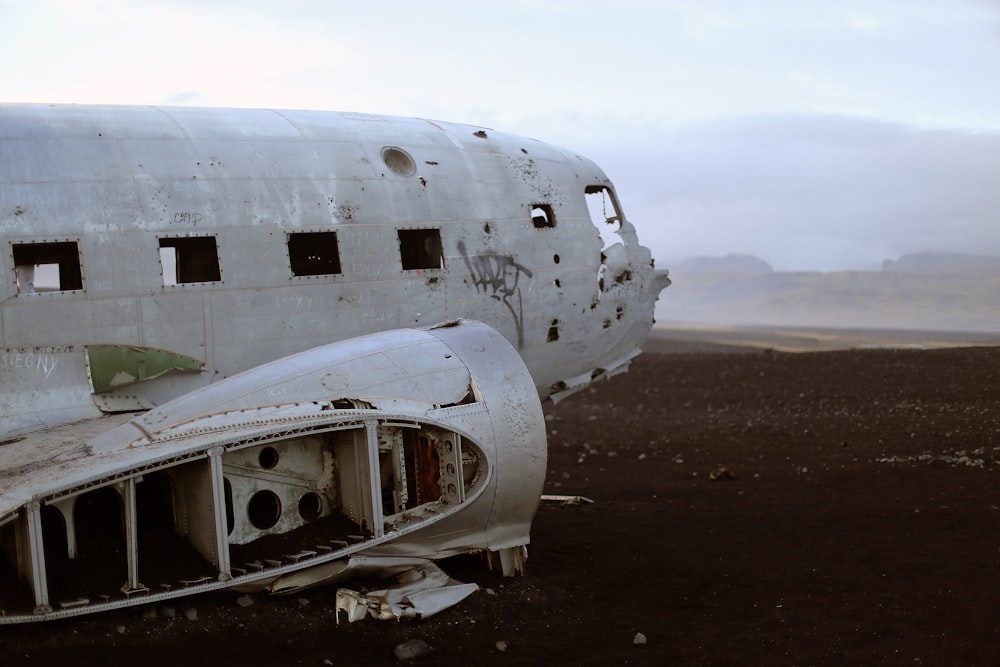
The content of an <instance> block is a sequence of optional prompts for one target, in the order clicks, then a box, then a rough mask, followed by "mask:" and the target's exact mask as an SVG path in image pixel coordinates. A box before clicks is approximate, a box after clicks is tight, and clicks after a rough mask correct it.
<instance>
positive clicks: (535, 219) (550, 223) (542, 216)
mask: <svg viewBox="0 0 1000 667" xmlns="http://www.w3.org/2000/svg"><path fill="white" fill-rule="evenodd" d="M531 224H533V225H534V226H535V229H551V228H553V227H555V226H556V214H555V212H554V211H553V210H552V206H551V205H549V204H532V205H531Z"/></svg>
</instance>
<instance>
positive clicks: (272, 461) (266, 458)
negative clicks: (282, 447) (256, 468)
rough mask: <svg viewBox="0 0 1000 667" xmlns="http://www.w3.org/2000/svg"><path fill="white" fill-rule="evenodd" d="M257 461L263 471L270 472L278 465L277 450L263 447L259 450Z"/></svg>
mask: <svg viewBox="0 0 1000 667" xmlns="http://www.w3.org/2000/svg"><path fill="white" fill-rule="evenodd" d="M257 461H258V462H259V463H260V467H261V468H263V469H264V470H270V469H271V468H273V467H274V466H276V465H278V450H277V449H275V448H274V447H265V448H264V449H262V450H260V454H259V455H258V457H257Z"/></svg>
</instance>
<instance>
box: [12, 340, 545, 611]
mask: <svg viewBox="0 0 1000 667" xmlns="http://www.w3.org/2000/svg"><path fill="white" fill-rule="evenodd" d="M407 358H411V359H417V360H419V361H418V362H417V363H418V367H419V371H418V372H416V373H414V372H412V370H413V368H412V365H409V364H405V360H406V359H407ZM376 369H377V370H376ZM404 371H406V372H404ZM331 383H336V386H337V388H338V389H340V390H343V391H345V392H347V393H344V394H331V391H330V390H329V388H328V387H329V386H330V385H331ZM331 396H337V397H338V398H331ZM290 397H294V400H289V399H290ZM456 397H457V399H458V400H457V401H456ZM106 419H107V420H108V421H107V422H106V423H105V424H104V425H103V426H104V427H105V428H106V429H107V430H104V431H103V432H100V431H99V430H98V433H97V434H96V435H90V437H88V438H87V440H85V441H84V442H79V441H78V440H77V437H79V436H81V435H83V436H87V435H88V434H90V433H92V431H93V430H94V427H93V426H92V425H94V424H96V423H98V422H100V421H103V420H96V421H91V422H85V424H87V425H88V426H90V427H91V430H90V431H88V430H79V429H74V427H72V426H67V427H62V429H55V430H54V431H51V432H48V434H47V435H46V437H45V438H41V436H39V435H30V436H25V437H24V438H23V439H21V440H20V441H18V442H10V443H8V444H6V445H4V446H3V447H0V465H2V470H3V471H4V472H3V482H4V483H3V491H2V493H0V546H2V551H3V552H4V553H6V554H7V555H8V556H9V557H10V561H11V563H12V564H14V565H15V567H12V568H9V569H8V570H6V571H3V575H4V576H3V580H2V581H0V609H3V611H4V612H5V614H4V615H3V616H0V623H13V622H22V621H26V620H41V619H49V618H59V617H63V616H70V615H76V614H81V613H91V612H96V611H101V610H103V609H109V608H115V607H121V606H127V605H129V604H143V603H149V602H155V601H159V600H164V599H169V598H172V597H177V596H180V595H188V594H191V593H195V592H199V591H206V590H214V589H218V588H225V587H235V588H238V589H240V590H250V589H262V588H265V587H268V586H269V585H270V584H272V583H273V582H275V581H276V580H278V579H279V578H281V577H282V576H287V575H291V574H292V573H296V581H297V582H298V583H297V584H296V590H298V589H300V588H302V587H306V586H308V585H309V583H310V581H311V579H310V576H309V575H308V571H309V570H311V569H313V568H315V569H316V570H317V572H318V574H317V575H315V579H316V581H317V582H320V581H322V580H324V579H325V578H326V577H327V576H328V575H327V572H326V569H324V567H325V568H327V569H328V568H330V567H338V566H337V564H338V563H341V562H346V561H347V560H348V559H349V558H351V557H352V556H353V557H357V556H369V557H375V556H379V557H388V556H396V557H412V558H424V559H437V558H441V557H444V556H447V555H451V554H457V553H463V552H466V551H475V550H488V551H492V552H497V553H498V554H501V559H503V558H507V559H513V560H512V561H511V562H518V560H519V559H521V560H523V550H524V547H525V545H527V543H528V541H529V528H530V524H531V519H532V516H533V515H534V512H535V509H536V508H537V503H538V497H539V495H540V493H541V488H542V482H543V480H544V475H545V461H546V451H545V430H544V422H543V419H542V415H541V405H540V403H539V399H538V395H537V392H536V390H535V388H534V384H533V382H532V379H531V376H530V374H528V372H527V369H526V368H525V366H524V364H523V362H521V361H520V357H519V356H518V354H517V352H516V351H515V350H514V348H513V347H511V346H510V344H509V343H508V342H507V341H506V340H505V339H504V338H503V337H502V336H500V334H499V333H497V332H496V331H494V330H493V329H491V328H489V327H488V326H486V325H483V324H479V323H472V322H463V323H460V324H456V325H453V326H448V327H443V328H437V329H432V330H398V331H393V332H386V333H381V334H373V335H371V336H368V337H365V338H362V339H359V340H356V341H348V342H343V343H335V344H331V345H329V346H324V347H321V348H317V349H314V350H310V351H307V352H304V353H300V354H298V355H294V356H292V357H290V358H288V359H285V360H282V361H280V362H275V363H271V364H265V365H262V366H260V367H258V368H255V369H252V370H249V371H246V372H244V373H242V374H239V375H237V376H234V377H232V378H229V379H226V380H222V381H220V382H218V383H214V384H212V385H209V386H207V387H205V388H203V389H199V390H196V391H194V392H192V393H191V394H190V395H189V396H186V397H185V398H183V399H180V400H177V401H174V402H171V403H169V404H167V405H164V406H162V407H161V408H156V409H153V410H150V411H148V412H145V413H142V414H140V415H132V416H126V415H119V416H114V417H110V418H106ZM74 433H75V436H74ZM39 443H43V444H44V446H43V447H42V449H41V450H39V449H38V448H37V447H36V445H38V444H39ZM43 463H44V464H45V465H42V464H43ZM500 480H503V491H502V492H500V485H499V482H500ZM286 588H287V586H286Z"/></svg>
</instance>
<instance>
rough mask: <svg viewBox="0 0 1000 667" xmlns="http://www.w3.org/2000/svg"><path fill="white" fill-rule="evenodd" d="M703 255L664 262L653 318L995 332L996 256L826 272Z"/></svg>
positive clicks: (998, 303)
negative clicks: (666, 279) (666, 280)
mask: <svg viewBox="0 0 1000 667" xmlns="http://www.w3.org/2000/svg"><path fill="white" fill-rule="evenodd" d="M730 258H731V259H730ZM748 258H749V260H748ZM706 259H711V258H697V259H695V260H690V261H684V262H679V263H677V264H675V265H674V266H671V267H669V268H670V269H671V271H670V277H671V280H672V281H673V285H672V286H671V287H670V288H669V289H667V290H666V291H664V292H663V294H662V295H661V297H660V301H659V303H658V304H657V313H656V315H657V320H658V321H660V322H670V321H674V322H695V323H706V324H749V325H760V326H824V327H840V328H887V329H929V330H939V331H985V332H1000V257H994V256H986V255H960V254H953V253H915V254H913V255H904V256H902V257H900V258H899V260H896V261H892V260H887V261H886V263H884V264H883V270H881V271H836V272H827V273H824V272H819V271H810V272H789V271H773V270H770V271H765V270H763V268H762V266H767V267H768V268H770V265H768V264H767V262H765V261H764V260H760V259H759V258H755V257H752V256H748V255H730V256H728V257H726V258H716V260H717V261H715V262H711V261H706ZM752 260H757V261H752ZM711 266H718V267H722V268H720V270H714V271H713V270H705V269H706V268H707V267H711ZM732 269H735V270H732Z"/></svg>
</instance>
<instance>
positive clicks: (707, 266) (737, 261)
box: [670, 254, 774, 273]
mask: <svg viewBox="0 0 1000 667" xmlns="http://www.w3.org/2000/svg"><path fill="white" fill-rule="evenodd" d="M670 270H671V272H674V271H676V272H677V273H716V272H727V273H771V272H773V271H774V269H773V268H772V267H771V265H770V264H768V263H767V262H765V261H764V260H762V259H761V258H760V257H756V256H754V255H737V254H729V255H726V256H725V257H691V258H689V259H685V260H681V261H680V262H677V263H676V264H674V265H672V266H671V267H670Z"/></svg>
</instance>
